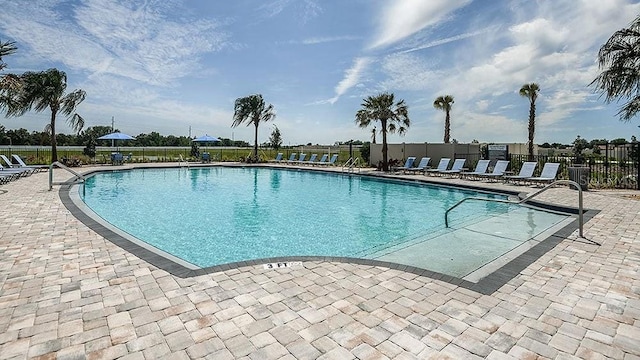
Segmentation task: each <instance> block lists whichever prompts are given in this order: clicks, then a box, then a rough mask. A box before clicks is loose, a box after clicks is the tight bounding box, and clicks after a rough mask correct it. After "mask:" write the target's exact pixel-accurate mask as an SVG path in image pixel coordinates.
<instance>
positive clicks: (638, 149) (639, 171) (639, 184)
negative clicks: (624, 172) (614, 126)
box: [632, 142, 640, 190]
mask: <svg viewBox="0 0 640 360" xmlns="http://www.w3.org/2000/svg"><path fill="white" fill-rule="evenodd" d="M632 147H633V151H634V154H635V155H636V158H635V166H636V190H640V143H638V142H635V143H633V145H632Z"/></svg>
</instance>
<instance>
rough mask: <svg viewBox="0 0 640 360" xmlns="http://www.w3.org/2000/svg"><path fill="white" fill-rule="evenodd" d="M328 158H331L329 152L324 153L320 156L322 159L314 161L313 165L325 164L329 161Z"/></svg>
mask: <svg viewBox="0 0 640 360" xmlns="http://www.w3.org/2000/svg"><path fill="white" fill-rule="evenodd" d="M327 159H329V154H323V155H322V157H321V158H320V160H318V161H316V162H314V163H313V164H311V165H314V166H315V165H324V164H325V163H326V162H327Z"/></svg>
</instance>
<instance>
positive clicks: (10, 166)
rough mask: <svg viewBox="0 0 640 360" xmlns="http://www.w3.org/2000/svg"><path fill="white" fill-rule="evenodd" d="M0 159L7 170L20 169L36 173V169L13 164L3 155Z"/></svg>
mask: <svg viewBox="0 0 640 360" xmlns="http://www.w3.org/2000/svg"><path fill="white" fill-rule="evenodd" d="M0 159H2V160H3V161H4V162H5V163H6V164H7V169H22V170H24V171H30V172H31V173H34V172H36V171H38V169H36V168H34V167H31V166H20V164H13V163H12V162H11V160H9V158H8V157H6V156H5V155H0ZM0 166H2V165H0Z"/></svg>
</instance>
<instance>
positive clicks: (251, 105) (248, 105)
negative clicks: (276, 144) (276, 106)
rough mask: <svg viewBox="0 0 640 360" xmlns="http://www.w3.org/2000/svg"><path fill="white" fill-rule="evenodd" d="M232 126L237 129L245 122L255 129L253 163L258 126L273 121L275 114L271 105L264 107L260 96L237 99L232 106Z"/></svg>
mask: <svg viewBox="0 0 640 360" xmlns="http://www.w3.org/2000/svg"><path fill="white" fill-rule="evenodd" d="M234 109H235V110H234V113H233V124H231V127H237V126H238V125H240V124H242V123H243V122H245V121H246V122H247V126H249V125H250V124H253V125H254V126H255V127H256V133H255V138H254V143H253V161H256V162H257V161H258V125H260V122H266V121H269V120H273V119H274V118H275V117H276V114H275V113H274V112H273V105H271V104H269V105H268V106H265V103H264V99H263V98H262V95H260V94H256V95H249V96H246V97H243V98H237V99H236V102H235V105H234Z"/></svg>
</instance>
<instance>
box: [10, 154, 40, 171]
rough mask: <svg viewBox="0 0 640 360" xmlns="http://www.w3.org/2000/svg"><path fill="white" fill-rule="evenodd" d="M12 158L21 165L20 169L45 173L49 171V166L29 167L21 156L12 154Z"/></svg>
mask: <svg viewBox="0 0 640 360" xmlns="http://www.w3.org/2000/svg"><path fill="white" fill-rule="evenodd" d="M11 157H12V158H13V159H14V160H15V161H17V162H18V164H19V165H20V167H30V168H33V169H36V170H39V171H44V170H47V169H49V165H27V164H26V163H25V162H24V161H23V160H22V158H21V157H20V155H17V154H11Z"/></svg>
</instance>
